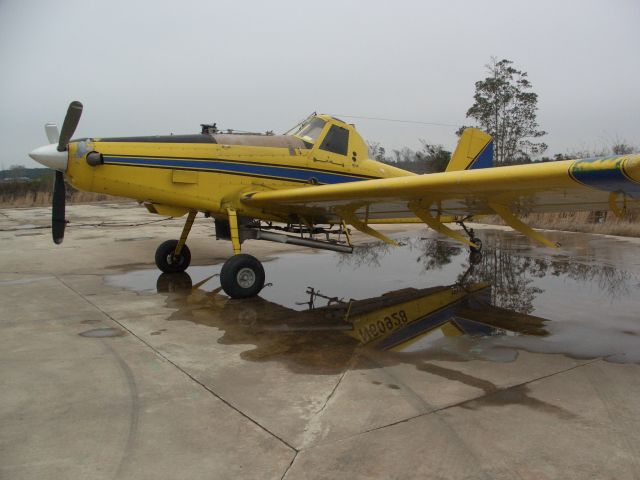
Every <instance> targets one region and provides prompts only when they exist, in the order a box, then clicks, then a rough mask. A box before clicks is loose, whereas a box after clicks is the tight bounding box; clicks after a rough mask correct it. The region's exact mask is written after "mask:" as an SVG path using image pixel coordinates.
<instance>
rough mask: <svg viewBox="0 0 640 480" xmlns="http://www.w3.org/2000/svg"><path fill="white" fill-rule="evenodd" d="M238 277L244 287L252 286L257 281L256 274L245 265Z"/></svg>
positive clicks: (239, 283) (239, 282)
mask: <svg viewBox="0 0 640 480" xmlns="http://www.w3.org/2000/svg"><path fill="white" fill-rule="evenodd" d="M236 279H237V281H238V285H240V286H241V287H242V288H251V287H252V286H253V284H254V283H256V274H255V272H254V271H253V270H252V269H250V268H247V267H245V268H242V269H240V270H239V271H238V274H237V275H236Z"/></svg>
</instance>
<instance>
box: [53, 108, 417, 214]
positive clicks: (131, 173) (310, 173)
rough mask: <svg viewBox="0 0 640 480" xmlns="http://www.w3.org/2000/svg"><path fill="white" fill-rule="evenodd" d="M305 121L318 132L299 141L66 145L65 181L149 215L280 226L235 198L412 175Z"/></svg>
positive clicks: (232, 137)
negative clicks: (128, 201) (240, 218)
mask: <svg viewBox="0 0 640 480" xmlns="http://www.w3.org/2000/svg"><path fill="white" fill-rule="evenodd" d="M312 120H313V121H315V122H316V125H315V126H316V127H318V128H316V130H317V131H316V132H315V133H314V132H305V131H304V130H302V129H301V131H300V132H299V133H300V134H298V135H296V134H291V135H245V134H220V133H213V134H210V133H202V134H196V135H169V136H155V137H126V138H104V139H101V138H88V139H83V140H77V141H74V142H71V143H70V144H69V157H68V164H67V169H66V175H67V180H68V181H69V182H70V183H71V184H72V185H73V186H74V187H76V188H78V189H80V190H86V191H92V192H98V193H105V194H110V195H116V196H121V197H127V198H132V199H135V200H138V201H140V202H143V203H145V204H146V205H147V206H148V208H149V209H150V211H152V212H155V213H161V214H167V215H173V216H177V215H178V214H182V213H185V212H186V211H188V210H198V211H203V212H207V213H209V214H211V215H213V216H217V215H226V211H227V209H229V208H233V209H235V210H237V211H238V212H239V213H241V214H242V215H244V216H247V217H251V218H259V219H264V220H276V221H287V220H288V219H286V218H281V217H279V216H274V215H273V214H272V213H270V212H266V211H264V210H262V209H256V208H253V209H251V208H248V207H246V206H245V205H242V204H241V203H240V198H242V196H243V194H245V193H248V192H258V191H265V190H267V191H269V190H279V189H286V188H295V187H301V186H305V185H307V186H308V187H309V188H313V186H315V185H325V184H337V183H344V182H358V181H362V180H370V179H379V178H388V177H398V176H409V175H414V174H413V173H411V172H408V171H405V170H402V169H399V168H395V167H392V166H389V165H386V164H383V163H380V162H377V161H375V160H371V159H369V158H368V149H367V145H366V143H365V142H364V141H363V140H362V137H360V135H359V134H358V132H357V131H356V130H355V128H354V127H353V126H352V125H349V124H346V123H344V122H341V121H339V120H337V119H335V118H332V117H329V116H325V115H317V116H315V117H313V119H312ZM336 132H337V134H336ZM305 133H309V134H310V135H306V134H305ZM91 152H97V153H98V154H99V159H100V161H99V162H95V161H94V162H88V161H87V155H88V154H90V153H91ZM94 158H96V157H95V154H94ZM90 163H93V165H92V164H90Z"/></svg>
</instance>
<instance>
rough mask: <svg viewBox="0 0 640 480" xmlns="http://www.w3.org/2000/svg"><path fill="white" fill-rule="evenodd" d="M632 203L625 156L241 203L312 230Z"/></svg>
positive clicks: (636, 175) (636, 191) (632, 174)
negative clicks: (299, 220)
mask: <svg viewBox="0 0 640 480" xmlns="http://www.w3.org/2000/svg"><path fill="white" fill-rule="evenodd" d="M639 199H640V155H625V156H616V157H608V158H600V159H585V160H566V161H559V162H548V163H537V164H528V165H516V166H509V167H498V168H485V169H478V170H463V171H451V172H443V173H435V174H426V175H417V176H410V177H396V178H385V179H379V180H366V181H360V182H349V183H342V184H337V185H322V186H308V187H301V188H294V189H286V190H278V191H270V192H254V193H249V194H247V195H245V196H244V197H243V199H242V202H243V203H245V204H247V205H251V206H253V207H260V208H261V209H262V210H264V211H265V212H269V213H273V214H276V215H281V216H287V215H288V216H291V215H298V216H304V217H305V218H306V219H311V220H313V221H314V222H315V223H337V222H340V221H345V222H346V223H351V224H353V223H352V221H353V220H355V221H357V222H363V223H365V224H367V223H399V222H425V216H427V217H428V218H434V219H440V218H441V217H444V216H450V217H451V216H452V217H467V216H470V215H482V214H493V213H498V214H505V215H507V214H509V213H512V214H523V213H529V212H564V211H567V212H568V211H580V210H613V211H614V212H616V214H619V213H621V212H623V211H624V210H625V209H627V208H637V207H638V206H640V204H639V203H638V200H639ZM443 221H444V219H443ZM425 223H428V222H425ZM354 226H355V225H354Z"/></svg>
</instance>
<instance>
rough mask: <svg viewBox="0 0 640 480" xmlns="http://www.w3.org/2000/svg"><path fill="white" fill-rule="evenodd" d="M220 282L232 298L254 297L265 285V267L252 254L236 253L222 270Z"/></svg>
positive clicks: (225, 263)
mask: <svg viewBox="0 0 640 480" xmlns="http://www.w3.org/2000/svg"><path fill="white" fill-rule="evenodd" d="M220 284H221V285H222V289H223V290H224V291H225V293H226V294H227V295H229V296H230V297H231V298H249V297H253V296H255V295H257V294H258V293H260V290H262V287H264V268H262V264H261V263H260V261H259V260H258V259H257V258H255V257H252V256H251V255H246V254H244V253H241V254H240V255H234V256H233V257H231V258H230V259H229V260H227V261H226V262H224V265H223V266H222V270H220Z"/></svg>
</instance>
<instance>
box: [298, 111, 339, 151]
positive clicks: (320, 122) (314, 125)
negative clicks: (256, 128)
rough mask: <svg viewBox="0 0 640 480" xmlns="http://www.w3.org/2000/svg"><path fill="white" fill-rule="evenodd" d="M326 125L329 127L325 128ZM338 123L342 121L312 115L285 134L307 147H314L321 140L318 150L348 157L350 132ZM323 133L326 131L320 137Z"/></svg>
mask: <svg viewBox="0 0 640 480" xmlns="http://www.w3.org/2000/svg"><path fill="white" fill-rule="evenodd" d="M327 123H329V127H328V128H325V127H326V125H327ZM339 123H341V124H344V122H343V121H341V120H339V119H337V118H333V117H328V116H326V115H321V116H320V115H316V114H312V115H311V116H309V117H307V119H305V120H303V121H302V122H301V123H300V124H298V125H296V126H295V127H294V128H292V129H291V130H289V131H288V132H287V133H286V134H287V135H291V136H294V137H296V138H299V139H300V140H302V141H303V142H305V143H306V144H308V145H309V147H312V146H314V145H315V144H316V142H317V141H318V140H319V139H320V138H322V140H321V143H320V146H319V147H318V148H319V149H320V150H324V151H327V152H331V153H335V154H338V155H348V153H349V136H350V131H349V129H348V128H345V127H343V126H341V125H339ZM324 131H326V134H325V135H324V137H321V135H322V132H324Z"/></svg>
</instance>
